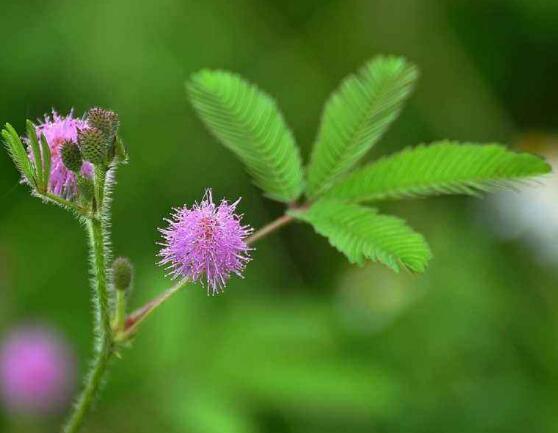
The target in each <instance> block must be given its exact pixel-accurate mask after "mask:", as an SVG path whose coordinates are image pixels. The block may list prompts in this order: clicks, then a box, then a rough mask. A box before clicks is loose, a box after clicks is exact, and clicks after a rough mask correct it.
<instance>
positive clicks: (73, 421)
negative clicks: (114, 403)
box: [63, 170, 114, 433]
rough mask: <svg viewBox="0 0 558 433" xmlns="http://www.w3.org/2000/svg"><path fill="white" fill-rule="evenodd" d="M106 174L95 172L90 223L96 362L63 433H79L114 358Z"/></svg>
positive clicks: (88, 226)
mask: <svg viewBox="0 0 558 433" xmlns="http://www.w3.org/2000/svg"><path fill="white" fill-rule="evenodd" d="M105 178H106V172H105V171H101V170H97V171H96V179H95V182H96V185H95V187H96V198H97V200H98V211H97V215H96V216H95V217H93V218H89V219H88V220H87V232H88V235H89V241H90V249H91V261H92V265H93V273H94V282H95V284H94V286H95V287H94V294H93V303H94V307H95V335H96V338H97V341H96V344H95V351H96V353H95V358H94V360H93V362H92V364H91V369H90V371H89V373H88V375H87V378H86V382H85V387H84V389H83V391H82V392H81V394H80V396H79V398H78V400H77V402H76V404H75V406H74V409H73V411H72V413H71V414H70V417H69V420H68V422H67V424H66V426H65V427H64V429H63V432H64V433H76V432H77V431H78V430H79V429H80V427H81V425H82V424H83V420H84V418H85V416H86V415H87V413H88V412H89V410H90V409H91V406H92V404H93V402H94V401H95V398H96V396H97V394H98V392H99V388H100V387H101V384H102V382H103V378H104V376H105V373H106V370H107V367H108V365H109V361H110V359H111V357H112V355H113V345H114V341H113V336H112V329H111V323H110V322H111V321H110V309H109V295H108V281H107V261H108V251H107V248H108V239H107V238H106V231H105V222H106V219H105V218H108V210H106V212H105V209H104V207H103V205H104V203H103V199H104V189H105Z"/></svg>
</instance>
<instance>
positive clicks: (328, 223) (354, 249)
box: [290, 199, 431, 272]
mask: <svg viewBox="0 0 558 433" xmlns="http://www.w3.org/2000/svg"><path fill="white" fill-rule="evenodd" d="M290 214H291V215H292V216H294V217H295V218H297V219H299V220H302V221H305V222H308V223H310V224H311V225H312V226H313V227H314V229H315V230H316V232H318V233H319V234H321V235H323V236H325V237H326V238H328V240H329V242H330V243H331V245H333V246H334V247H335V248H337V249H338V250H339V251H340V252H342V253H343V254H345V255H346V256H347V258H348V259H349V261H350V262H351V263H357V264H360V265H362V264H363V263H364V262H365V261H366V260H367V259H368V260H373V261H378V262H381V263H383V264H385V265H387V266H389V267H390V268H391V269H393V270H394V271H396V272H399V270H400V269H401V268H403V269H408V270H410V271H413V272H424V270H425V269H426V265H427V263H428V261H429V259H430V258H431V253H430V248H429V247H428V244H427V243H426V240H425V239H424V237H423V236H422V235H420V234H419V233H417V232H415V231H413V230H412V229H411V228H410V227H409V226H407V224H406V223H405V222H404V221H403V220H401V219H399V218H396V217H394V216H388V215H380V214H378V213H377V211H376V210H375V209H372V208H367V207H362V206H359V205H355V204H346V203H342V202H339V201H336V200H328V199H321V200H318V201H317V202H316V203H314V204H313V205H312V206H311V207H310V208H309V209H308V210H306V211H301V210H294V211H290Z"/></svg>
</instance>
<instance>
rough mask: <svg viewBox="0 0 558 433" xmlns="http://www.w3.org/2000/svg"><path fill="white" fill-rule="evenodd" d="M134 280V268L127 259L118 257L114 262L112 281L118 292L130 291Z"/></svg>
mask: <svg viewBox="0 0 558 433" xmlns="http://www.w3.org/2000/svg"><path fill="white" fill-rule="evenodd" d="M133 278H134V267H133V266H132V263H131V262H130V260H129V259H127V258H126V257H118V258H116V259H115V260H114V262H112V281H113V283H114V288H115V289H116V290H122V291H129V290H130V288H131V286H132V280H133Z"/></svg>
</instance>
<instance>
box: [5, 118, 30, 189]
mask: <svg viewBox="0 0 558 433" xmlns="http://www.w3.org/2000/svg"><path fill="white" fill-rule="evenodd" d="M2 137H3V138H4V144H5V146H6V149H7V150H8V153H9V154H10V157H11V158H12V160H13V161H14V164H15V165H16V167H17V169H18V170H19V172H20V173H21V174H22V176H23V177H24V178H25V179H26V180H27V181H28V182H29V183H30V184H31V185H36V183H37V181H36V179H35V172H34V169H33V165H32V164H31V161H30V159H29V155H28V154H27V150H26V149H25V146H24V145H23V143H22V142H21V138H20V137H19V134H18V133H17V131H16V130H15V129H14V127H13V126H12V125H10V124H9V123H6V126H5V128H4V129H3V130H2Z"/></svg>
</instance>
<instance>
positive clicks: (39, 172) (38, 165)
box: [26, 120, 46, 192]
mask: <svg viewBox="0 0 558 433" xmlns="http://www.w3.org/2000/svg"><path fill="white" fill-rule="evenodd" d="M26 126H27V139H28V140H29V144H30V145H31V151H32V152H33V161H32V164H33V167H34V168H35V178H36V179H37V189H38V190H39V191H41V192H43V191H45V190H46V186H45V184H44V167H43V156H42V154H41V149H40V146H39V141H38V140H37V133H36V129H35V125H34V124H33V122H31V121H30V120H27V122H26Z"/></svg>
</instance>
